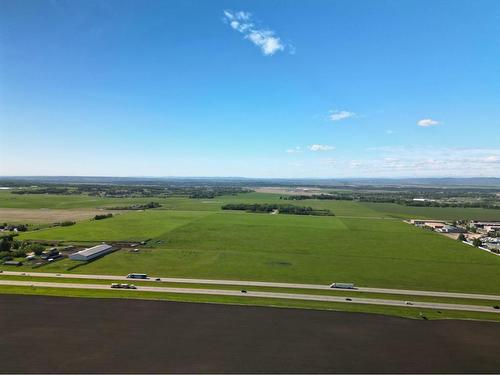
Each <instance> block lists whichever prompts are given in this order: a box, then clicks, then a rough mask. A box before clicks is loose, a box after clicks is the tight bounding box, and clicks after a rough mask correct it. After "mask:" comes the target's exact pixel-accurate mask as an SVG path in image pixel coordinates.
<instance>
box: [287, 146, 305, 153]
mask: <svg viewBox="0 0 500 375" xmlns="http://www.w3.org/2000/svg"><path fill="white" fill-rule="evenodd" d="M285 152H287V153H288V154H297V153H299V152H302V149H301V148H300V146H296V147H294V148H289V149H288V150H286V151H285Z"/></svg>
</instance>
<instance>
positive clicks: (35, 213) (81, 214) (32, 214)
mask: <svg viewBox="0 0 500 375" xmlns="http://www.w3.org/2000/svg"><path fill="white" fill-rule="evenodd" d="M108 212H113V211H108V210H98V209H68V210H66V209H64V210H62V209H61V210H56V209H50V208H39V209H30V208H0V222H2V223H3V222H6V223H26V224H31V223H37V224H45V223H58V222H61V221H66V220H71V221H81V220H86V219H90V218H92V217H94V216H95V215H102V214H106V213H108ZM113 214H115V212H113Z"/></svg>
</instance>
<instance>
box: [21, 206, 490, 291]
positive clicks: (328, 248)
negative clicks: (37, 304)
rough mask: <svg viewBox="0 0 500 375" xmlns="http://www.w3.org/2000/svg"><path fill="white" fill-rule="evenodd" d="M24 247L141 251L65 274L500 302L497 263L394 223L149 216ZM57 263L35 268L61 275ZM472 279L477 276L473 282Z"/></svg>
mask: <svg viewBox="0 0 500 375" xmlns="http://www.w3.org/2000/svg"><path fill="white" fill-rule="evenodd" d="M20 238H22V239H46V240H65V241H68V242H71V241H76V242H78V241H95V242H100V241H113V240H114V241H118V240H133V241H139V240H143V239H148V238H151V239H152V240H151V241H150V244H151V245H150V246H151V248H143V249H142V250H141V252H140V253H130V252H128V251H125V250H123V251H118V252H115V253H113V254H109V255H107V256H105V257H104V258H102V259H100V260H97V261H94V262H91V263H89V264H87V265H84V266H81V267H78V268H76V269H74V270H73V271H72V272H77V273H88V274H116V275H123V274H127V273H129V272H144V273H149V274H153V275H161V276H171V277H198V278H215V279H239V280H265V281H281V282H300V283H318V284H325V283H330V282H332V281H344V282H354V283H356V284H357V285H360V286H372V287H388V288H408V289H428V290H447V291H469V292H478V293H479V292H485V293H486V292H487V293H493V294H495V293H500V277H498V274H499V271H500V258H499V257H495V256H492V255H491V254H487V253H485V252H483V251H481V250H478V249H475V248H471V247H470V246H466V245H464V244H462V243H459V242H457V241H454V240H451V239H449V238H446V237H443V236H440V235H438V234H436V233H432V232H429V231H426V230H423V229H420V228H415V227H413V226H410V225H408V224H405V223H403V222H402V221H399V220H394V219H377V218H359V217H314V216H294V215H268V214H253V213H244V212H243V213H242V212H227V211H217V212H210V211H172V210H148V211H143V212H132V213H127V214H123V215H120V216H118V217H114V218H111V219H105V220H100V221H87V222H82V223H78V224H76V225H74V226H71V227H64V228H52V229H47V230H40V231H34V232H27V233H25V234H22V235H21V236H20ZM74 264H75V262H74V261H70V260H63V261H59V262H55V263H54V264H50V265H47V266H44V267H42V268H40V270H41V271H47V272H50V271H54V272H56V271H57V272H62V271H65V269H66V268H68V267H70V266H71V265H74ZM478 275H481V276H480V277H478Z"/></svg>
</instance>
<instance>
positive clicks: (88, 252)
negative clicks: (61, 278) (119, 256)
mask: <svg viewBox="0 0 500 375" xmlns="http://www.w3.org/2000/svg"><path fill="white" fill-rule="evenodd" d="M111 251H113V247H112V246H110V245H108V244H105V243H103V244H102V245H97V246H93V247H89V248H88V249H84V250H80V251H78V252H76V253H73V254H70V255H69V259H72V260H84V261H86V260H91V259H94V258H97V257H100V256H103V255H105V254H107V253H110V252H111Z"/></svg>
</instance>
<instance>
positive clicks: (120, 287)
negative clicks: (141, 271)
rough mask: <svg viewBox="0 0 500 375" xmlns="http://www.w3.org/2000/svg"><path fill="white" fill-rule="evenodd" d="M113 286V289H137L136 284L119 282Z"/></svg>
mask: <svg viewBox="0 0 500 375" xmlns="http://www.w3.org/2000/svg"><path fill="white" fill-rule="evenodd" d="M111 288H113V289H137V287H136V286H135V285H134V284H118V283H113V284H111Z"/></svg>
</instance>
